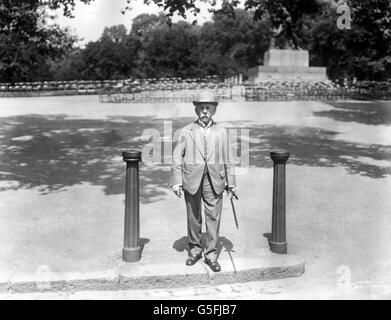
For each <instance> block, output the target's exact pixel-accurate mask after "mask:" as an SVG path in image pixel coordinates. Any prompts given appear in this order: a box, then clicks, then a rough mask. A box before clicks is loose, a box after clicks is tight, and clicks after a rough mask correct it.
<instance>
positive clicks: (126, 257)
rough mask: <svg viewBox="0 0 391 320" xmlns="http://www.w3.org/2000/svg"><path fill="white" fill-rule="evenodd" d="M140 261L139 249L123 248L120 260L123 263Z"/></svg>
mask: <svg viewBox="0 0 391 320" xmlns="http://www.w3.org/2000/svg"><path fill="white" fill-rule="evenodd" d="M140 259H141V247H137V248H123V249H122V260H123V261H125V262H137V261H139V260H140Z"/></svg>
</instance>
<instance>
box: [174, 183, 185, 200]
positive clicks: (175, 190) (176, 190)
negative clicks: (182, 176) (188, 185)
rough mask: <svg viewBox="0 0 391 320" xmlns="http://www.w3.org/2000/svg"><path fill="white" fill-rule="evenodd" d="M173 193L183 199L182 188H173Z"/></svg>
mask: <svg viewBox="0 0 391 320" xmlns="http://www.w3.org/2000/svg"><path fill="white" fill-rule="evenodd" d="M172 191H174V193H175V194H176V196H177V197H178V198H182V194H183V189H182V186H173V187H172Z"/></svg>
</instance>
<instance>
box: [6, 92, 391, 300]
mask: <svg viewBox="0 0 391 320" xmlns="http://www.w3.org/2000/svg"><path fill="white" fill-rule="evenodd" d="M390 110H391V103H389V102H376V103H368V102H349V103H346V102H345V103H332V104H327V103H320V102H267V103H265V102H262V103H256V102H252V103H225V104H223V105H221V106H219V107H218V113H217V115H216V120H217V121H220V122H223V123H224V124H225V125H227V126H229V127H233V128H238V129H249V130H250V131H249V132H250V137H249V139H247V140H249V149H250V157H249V161H250V168H249V170H248V171H247V172H245V174H243V175H240V176H239V177H238V186H239V193H240V201H238V202H237V211H238V215H239V223H240V229H239V230H236V229H235V228H234V222H233V218H232V216H231V213H230V207H229V203H228V202H227V201H226V202H225V204H224V211H223V215H224V216H223V221H222V227H221V239H220V240H221V249H222V252H226V253H225V254H227V252H229V253H230V254H231V255H232V256H233V259H235V255H238V256H239V255H246V250H248V248H251V249H253V248H258V247H259V248H260V249H262V248H266V247H267V242H266V239H265V237H264V236H263V234H264V233H267V232H269V231H270V224H271V222H270V219H271V197H272V195H271V183H272V168H271V161H270V158H269V155H268V152H269V150H271V149H273V148H286V149H289V150H290V151H291V153H292V157H291V159H290V160H289V162H288V168H287V181H288V185H287V226H288V229H287V236H288V248H289V252H290V253H294V254H299V255H302V256H304V258H305V260H306V273H305V275H304V276H303V277H301V278H298V279H295V280H290V281H293V283H294V285H292V286H290V285H288V284H289V283H290V282H289V281H288V280H285V281H282V282H279V284H278V283H277V282H273V283H274V284H268V285H269V286H275V288H277V289H276V290H278V288H283V290H280V291H279V293H278V294H276V295H275V296H274V294H273V293H271V294H270V298H274V297H275V298H278V297H288V298H292V297H296V296H297V297H305V296H306V295H307V296H308V292H312V293H313V294H314V295H315V296H316V297H318V298H321V297H333V296H338V294H339V293H338V292H339V291H335V290H337V289H335V288H336V284H339V285H340V284H341V282H343V283H345V282H346V281H348V280H346V279H350V280H351V282H352V283H353V285H354V288H355V289H354V290H355V291H354V294H355V297H367V298H372V297H374V296H376V294H377V295H378V296H380V297H384V295H387V294H388V293H389V292H388V291H387V290H388V289H384V290H383V291H382V290H372V289H371V288H373V287H376V288H379V286H380V287H381V288H384V287H385V288H388V283H387V281H388V279H389V278H390V277H389V275H390V273H391V250H390V244H389V243H390V240H391V233H390V230H391V220H390V219H389V212H390V211H391V201H390V200H389V191H388V190H389V189H388V188H389V187H390V183H391V178H390V155H391V126H390V123H391V112H390ZM192 113H193V108H192V107H191V106H190V105H186V104H173V105H169V104H139V105H133V104H121V105H113V104H99V103H97V98H96V97H93V96H89V97H50V98H36V99H31V98H29V99H23V98H20V99H1V100H0V144H1V151H0V180H1V181H0V190H1V191H0V197H1V201H0V241H1V243H2V246H1V248H0V273H3V274H6V273H8V272H10V270H12V271H14V272H19V271H23V272H34V271H36V270H40V268H42V267H45V268H46V266H47V267H49V268H50V270H52V271H56V272H67V271H75V269H77V271H80V272H90V271H100V270H104V269H105V268H106V267H107V266H109V265H110V263H111V261H112V260H113V259H117V258H118V256H119V255H120V249H121V247H122V235H123V229H122V228H123V206H124V204H123V200H124V196H123V183H124V163H123V162H122V159H121V157H120V154H121V150H123V149H127V148H129V147H139V148H140V147H143V146H144V145H145V144H146V141H145V140H143V139H142V138H140V136H141V135H142V132H143V130H144V129H148V128H149V129H157V130H159V131H162V129H163V127H164V125H165V123H164V120H166V125H169V124H170V121H174V122H173V127H174V130H175V129H176V128H179V127H180V126H183V125H185V124H186V123H188V122H189V121H191V119H192V117H193V114H192ZM167 121H168V122H167ZM243 141H246V138H245V137H243ZM141 171H142V172H141V184H142V187H143V188H142V193H141V203H142V206H141V215H142V219H141V236H142V238H143V244H144V253H143V254H144V256H143V257H144V258H145V259H146V258H149V259H153V260H155V261H156V263H162V262H164V261H167V259H168V260H170V259H174V260H178V261H179V260H184V259H185V256H186V238H185V230H186V221H185V212H184V203H183V200H182V201H181V200H178V199H176V198H175V196H174V195H172V193H171V192H170V190H169V188H168V177H169V167H168V165H163V166H162V165H147V164H143V165H142V166H141ZM298 281H299V282H298ZM254 285H255V287H257V285H259V286H260V287H258V289H259V290H258V289H256V290H255V291H254V290H250V291H248V290H247V289H243V290H244V291H243V292H241V291H240V290H239V292H237V296H238V297H244V296H246V295H247V296H253V297H254V298H262V297H263V294H264V293H265V292H264V290H263V289H262V288H263V287H262V286H264V284H254ZM244 286H245V287H242V288H247V287H246V285H244ZM316 286H319V290H316V289H315V287H316ZM250 287H251V286H250ZM288 287H289V288H290V289H289V288H288ZM339 287H340V286H339ZM233 288H235V287H233ZM309 288H311V290H310V291H308V290H309ZM333 288H334V289H333ZM210 289H211V290H212V291H211V292H206V293H205V294H206V296H208V295H209V296H213V295H214V293H213V290H214V289H213V288H210ZM200 290H201V289H200ZM216 290H218V289H216ZM223 290H224V289H223ZM235 290H236V289H233V291H234V292H235ZM246 290H247V291H246ZM257 290H258V291H259V292H258V291H257ZM270 290H271V289H270ZM273 290H274V289H273ZM273 290H271V292H274V291H273ZM338 290H339V289H338ZM158 292H159V291H158ZM162 292H163V291H162ZM165 292H167V291H165ZM185 292H186V291H185ZM190 292H191V291H188V296H192V294H191V293H190ZM257 292H258V293H259V294H258V293H257ZM84 294H85V295H84V296H83V293H80V294H76V295H69V294H67V295H66V297H85V298H86V297H88V295H89V293H84ZM154 294H155V293H154ZM157 294H158V293H157ZM162 294H163V295H164V294H166V293H162ZM121 295H123V297H129V298H130V297H136V296H137V295H139V296H143V295H144V296H145V295H148V293H147V292H144V293H143V292H127V293H126V292H122V293H121V292H118V293H112V297H115V296H117V297H120V296H121ZM185 296H186V294H185ZM59 297H61V295H60V296H59ZM94 297H99V293H95V294H94ZM216 297H220V296H218V295H217V296H216ZM227 297H230V295H229V294H228V295H227ZM267 297H268V296H267V295H266V298H267Z"/></svg>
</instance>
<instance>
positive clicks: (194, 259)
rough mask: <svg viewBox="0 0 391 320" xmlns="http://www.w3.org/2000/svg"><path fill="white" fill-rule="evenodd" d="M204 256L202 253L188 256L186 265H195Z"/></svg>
mask: <svg viewBox="0 0 391 320" xmlns="http://www.w3.org/2000/svg"><path fill="white" fill-rule="evenodd" d="M201 258H202V254H201V253H200V254H194V255H190V256H188V257H187V260H186V265H187V266H193V265H195V264H196V263H197V261H198V260H200V259H201Z"/></svg>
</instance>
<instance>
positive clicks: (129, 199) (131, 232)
mask: <svg viewBox="0 0 391 320" xmlns="http://www.w3.org/2000/svg"><path fill="white" fill-rule="evenodd" d="M122 157H123V160H124V161H125V162H126V184H125V228H124V247H123V249H122V259H123V260H124V261H125V262H136V261H139V260H140V259H141V246H140V195H139V192H140V191H139V162H140V161H141V152H140V151H137V150H130V151H124V152H122Z"/></svg>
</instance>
